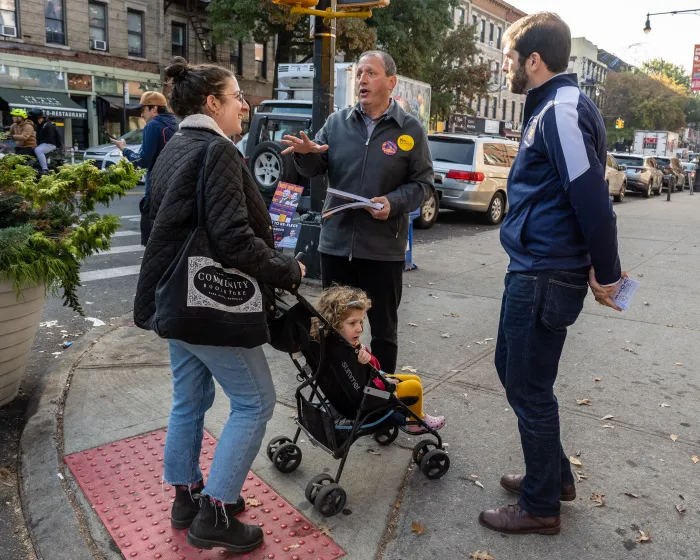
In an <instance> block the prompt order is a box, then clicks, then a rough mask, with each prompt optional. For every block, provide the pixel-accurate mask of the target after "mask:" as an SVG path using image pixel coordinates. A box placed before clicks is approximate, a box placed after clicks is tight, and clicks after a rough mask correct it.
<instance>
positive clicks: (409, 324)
mask: <svg viewBox="0 0 700 560" xmlns="http://www.w3.org/2000/svg"><path fill="white" fill-rule="evenodd" d="M408 326H409V327H417V326H418V325H417V324H416V323H408Z"/></svg>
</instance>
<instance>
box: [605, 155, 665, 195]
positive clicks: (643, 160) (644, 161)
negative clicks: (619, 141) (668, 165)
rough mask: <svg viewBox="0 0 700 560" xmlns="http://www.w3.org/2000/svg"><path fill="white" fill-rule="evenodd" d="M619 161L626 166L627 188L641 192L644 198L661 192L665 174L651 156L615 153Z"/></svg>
mask: <svg viewBox="0 0 700 560" xmlns="http://www.w3.org/2000/svg"><path fill="white" fill-rule="evenodd" d="M610 155H612V156H613V157H614V158H615V159H616V160H617V162H618V163H619V164H620V165H622V166H623V167H624V168H625V173H626V175H627V190H628V191H634V192H638V193H641V194H642V195H643V196H644V198H649V197H651V195H652V193H653V194H657V195H658V194H661V189H662V187H663V180H664V174H663V172H662V171H661V170H660V169H659V167H658V165H657V164H656V161H655V160H654V158H653V157H651V156H644V155H641V154H623V153H613V154H610Z"/></svg>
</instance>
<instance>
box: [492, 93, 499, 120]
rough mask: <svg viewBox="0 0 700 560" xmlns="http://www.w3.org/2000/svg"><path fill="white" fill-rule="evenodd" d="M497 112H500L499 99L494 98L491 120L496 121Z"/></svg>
mask: <svg viewBox="0 0 700 560" xmlns="http://www.w3.org/2000/svg"><path fill="white" fill-rule="evenodd" d="M496 111H498V99H496V98H495V97H494V98H493V105H492V107H491V118H492V119H495V118H496Z"/></svg>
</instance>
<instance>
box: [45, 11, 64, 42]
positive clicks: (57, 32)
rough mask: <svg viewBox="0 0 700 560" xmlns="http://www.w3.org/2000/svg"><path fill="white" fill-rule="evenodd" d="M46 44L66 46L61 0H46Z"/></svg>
mask: <svg viewBox="0 0 700 560" xmlns="http://www.w3.org/2000/svg"><path fill="white" fill-rule="evenodd" d="M45 19H46V42H47V43H56V44H58V45H65V44H66V24H65V20H64V18H63V0H46V12H45Z"/></svg>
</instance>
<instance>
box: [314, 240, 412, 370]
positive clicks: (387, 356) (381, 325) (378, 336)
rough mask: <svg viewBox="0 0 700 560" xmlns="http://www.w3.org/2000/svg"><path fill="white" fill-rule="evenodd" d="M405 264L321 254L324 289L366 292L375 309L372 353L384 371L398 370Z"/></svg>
mask: <svg viewBox="0 0 700 560" xmlns="http://www.w3.org/2000/svg"><path fill="white" fill-rule="evenodd" d="M403 269H404V261H374V260H368V259H352V260H349V259H348V257H336V256H333V255H326V254H323V253H321V280H322V282H323V287H324V288H328V287H329V286H331V285H332V284H334V283H336V284H343V285H345V286H353V287H355V288H360V289H361V290H364V291H365V292H367V295H368V296H369V297H370V299H371V300H372V308H371V309H370V310H369V312H368V313H367V317H368V319H369V326H370V329H371V331H372V344H371V348H372V354H374V355H375V357H376V358H377V360H379V363H380V365H381V366H382V370H384V371H385V372H387V373H394V372H395V371H396V357H397V353H398V335H397V332H396V330H397V327H398V309H399V304H400V303H401V292H402V288H403V286H402V284H401V282H402V278H403Z"/></svg>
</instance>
